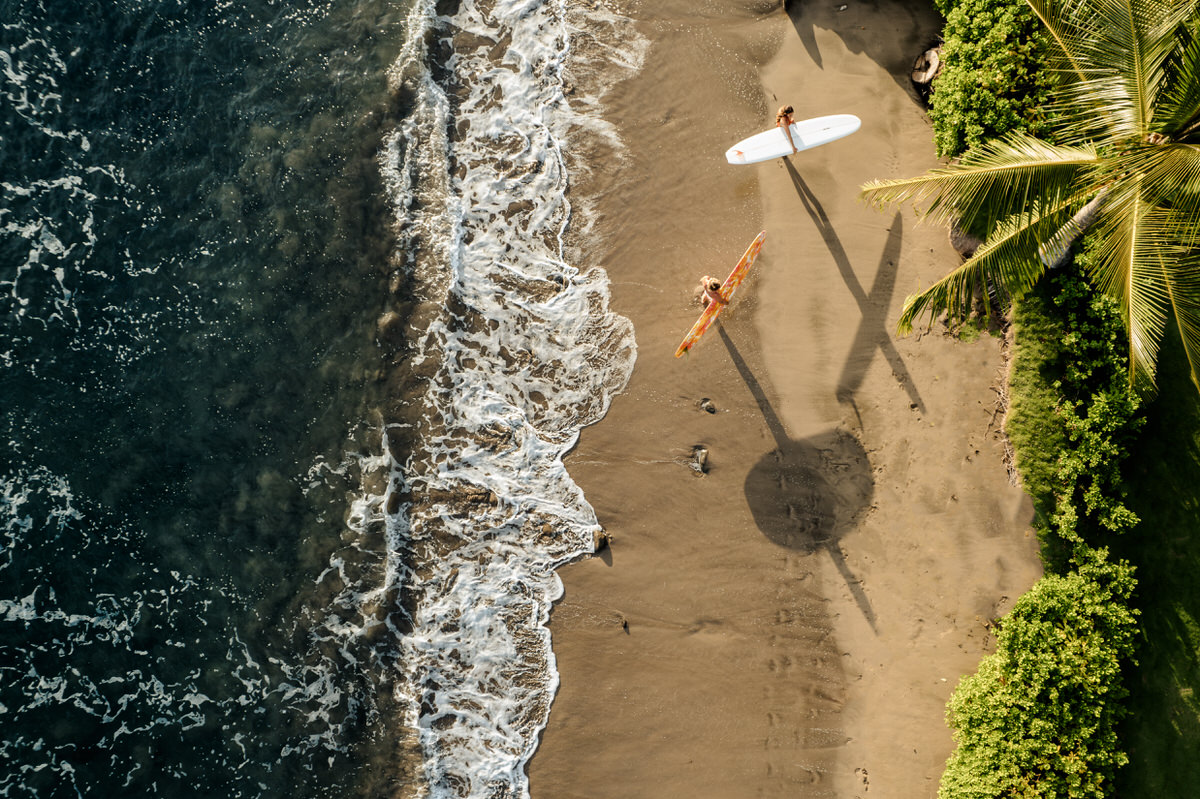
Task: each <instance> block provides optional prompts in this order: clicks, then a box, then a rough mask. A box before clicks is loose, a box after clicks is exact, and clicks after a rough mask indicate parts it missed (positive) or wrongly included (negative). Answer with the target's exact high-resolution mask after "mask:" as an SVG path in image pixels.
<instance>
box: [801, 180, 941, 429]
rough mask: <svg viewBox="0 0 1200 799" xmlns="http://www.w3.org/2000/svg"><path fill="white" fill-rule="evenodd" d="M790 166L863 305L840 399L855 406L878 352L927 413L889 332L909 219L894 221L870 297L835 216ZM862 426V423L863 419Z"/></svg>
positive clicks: (845, 277) (840, 269) (839, 389)
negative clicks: (833, 221) (835, 225)
mask: <svg viewBox="0 0 1200 799" xmlns="http://www.w3.org/2000/svg"><path fill="white" fill-rule="evenodd" d="M784 163H785V164H786V165H787V170H788V174H789V175H791V178H792V184H793V185H794V186H795V187H796V193H797V194H798V195H799V197H800V202H802V203H804V208H805V210H806V211H808V215H809V216H810V217H811V218H812V221H813V223H814V224H815V225H816V226H817V231H818V232H819V233H820V234H821V238H822V239H823V240H824V242H825V246H826V248H828V250H829V253H830V255H832V256H833V262H834V264H835V265H836V266H837V269H838V272H839V273H840V274H841V276H842V280H843V281H845V283H846V288H848V289H850V293H851V294H852V295H853V296H854V301H855V302H856V303H858V309H859V312H860V313H861V314H862V318H861V319H860V320H859V323H858V330H857V331H855V334H854V342H853V344H851V346H850V355H849V356H848V357H847V358H846V364H845V366H843V367H842V374H841V376H840V377H839V378H838V384H837V386H838V387H837V397H838V400H839V401H841V402H848V403H850V404H851V405H853V404H854V394H855V392H857V391H858V389H859V387H860V386H862V381H863V378H864V377H866V373H867V367H868V366H870V364H871V357H872V356H873V355H874V353H875V350H876V349H878V350H879V351H881V352H882V353H883V357H884V358H886V359H887V362H888V364H889V365H890V366H891V367H892V374H893V375H895V377H896V380H897V381H898V382H899V383H900V385H901V386H903V388H904V390H905V392H907V393H908V397H909V399H910V400H911V401H912V404H913V406H914V407H915V408H917V409H918V410H920V411H921V412H922V413H924V412H925V401H924V400H923V399H921V393H920V392H919V391H917V386H916V384H915V383H913V380H912V375H910V374H909V373H908V367H907V366H905V364H904V359H903V358H902V357H900V352H899V351H898V350H897V349H896V344H895V342H893V341H892V337H891V336H890V335H889V334H888V331H887V312H888V306H889V305H890V304H891V301H892V293H893V292H894V291H895V288H896V264H897V262H898V261H899V260H900V242H901V240H902V238H903V235H904V220H903V218H902V217H901V216H900V212H899V211H897V212H896V215H895V216H894V217H893V218H892V225H891V227H889V228H888V239H887V243H886V244H885V245H884V247H883V254H882V255H880V257H879V268H878V269H877V270H876V271H875V282H874V283H873V284H872V285H871V291H870V293H868V292H866V291H864V290H863V287H862V283H860V282H859V281H858V275H856V274H854V269H853V267H851V266H850V258H849V256H847V255H846V250H845V248H844V247H842V241H841V239H840V238H838V235H837V231H835V230H834V229H833V226H832V225H831V224H830V223H829V217H828V216H827V215H826V213H825V209H824V208H823V207H822V206H821V203H820V202H819V201H818V200H817V197H816V195H815V194H813V192H812V189H810V188H809V187H808V184H807V183H805V182H804V178H802V177H800V173H799V172H797V171H796V167H795V166H793V165H792V162H791V161H788V160H787V159H784ZM855 413H857V408H855ZM859 421H860V424H861V419H860V420H859Z"/></svg>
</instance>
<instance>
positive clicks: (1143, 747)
mask: <svg viewBox="0 0 1200 799" xmlns="http://www.w3.org/2000/svg"><path fill="white" fill-rule="evenodd" d="M1162 360H1163V366H1162V369H1161V372H1160V373H1161V375H1162V378H1161V390H1160V391H1159V393H1158V396H1157V397H1156V398H1155V400H1154V401H1153V403H1151V404H1149V405H1148V406H1147V407H1146V408H1144V409H1143V411H1142V415H1143V416H1144V417H1145V419H1146V423H1145V427H1144V428H1143V430H1142V432H1141V434H1140V435H1139V436H1138V440H1137V441H1136V442H1135V443H1134V444H1133V445H1131V447H1130V456H1129V460H1128V461H1127V464H1126V468H1125V470H1124V473H1125V485H1126V486H1127V488H1128V489H1129V506H1130V507H1131V508H1132V509H1133V510H1134V511H1136V512H1137V514H1138V516H1140V517H1141V519H1142V522H1141V524H1140V525H1138V528H1137V532H1136V535H1130V536H1124V537H1122V538H1120V539H1115V540H1114V541H1113V543H1112V549H1113V552H1114V553H1115V554H1120V555H1122V556H1123V557H1126V558H1129V560H1131V561H1132V562H1133V563H1134V564H1135V565H1136V566H1137V570H1138V571H1137V573H1138V578H1139V579H1138V585H1139V587H1138V590H1137V606H1138V608H1139V609H1141V611H1142V615H1141V626H1142V640H1141V642H1140V644H1139V647H1138V668H1137V669H1136V671H1134V672H1132V673H1131V674H1130V679H1129V680H1128V686H1129V690H1130V696H1129V699H1128V704H1129V706H1130V707H1133V708H1136V709H1137V712H1136V713H1133V714H1131V715H1130V716H1129V717H1128V718H1127V719H1126V720H1125V722H1124V724H1123V725H1122V727H1121V729H1120V731H1119V732H1120V735H1121V738H1122V740H1123V741H1124V744H1125V747H1126V749H1127V751H1128V752H1129V756H1130V762H1129V765H1128V766H1126V767H1125V768H1123V769H1122V770H1121V771H1120V772H1119V775H1118V779H1117V792H1116V793H1117V795H1118V796H1153V797H1156V799H1190V797H1194V796H1195V795H1196V792H1197V789H1196V786H1197V785H1200V758H1197V757H1196V753H1197V752H1200V581H1197V579H1196V575H1197V574H1198V573H1200V535H1197V534H1198V533H1200V524H1198V522H1197V520H1200V401H1198V400H1197V399H1196V395H1195V393H1194V392H1192V391H1191V390H1190V386H1189V379H1188V368H1187V360H1186V358H1185V357H1184V354H1183V352H1182V348H1181V347H1180V346H1179V345H1177V344H1173V343H1172V345H1171V346H1168V347H1165V348H1164V351H1163V355H1162Z"/></svg>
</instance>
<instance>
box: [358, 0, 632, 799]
mask: <svg viewBox="0 0 1200 799" xmlns="http://www.w3.org/2000/svg"><path fill="white" fill-rule="evenodd" d="M614 30H620V31H621V33H622V36H621V37H620V38H614V39H613V40H612V41H610V42H608V43H607V45H599V46H598V45H597V39H596V32H597V31H600V32H609V33H610V32H612V31H614ZM409 34H410V36H409V40H408V44H407V46H406V47H405V49H404V52H403V54H402V55H401V57H400V59H399V60H398V61H397V62H396V64H395V66H394V67H393V69H392V73H391V78H392V81H393V87H394V90H395V91H396V92H397V93H399V94H401V95H402V96H405V97H407V98H410V101H411V105H412V109H411V113H409V114H408V115H407V117H406V119H405V120H404V122H403V123H402V124H401V125H400V126H399V128H398V129H397V130H396V131H395V133H394V134H393V135H392V136H390V137H389V138H388V141H387V146H386V148H385V151H384V153H383V154H382V156H381V167H382V170H383V172H384V174H385V176H386V179H387V183H388V187H389V191H390V196H391V199H392V202H393V206H394V208H395V216H396V225H397V229H398V232H399V238H400V242H399V243H400V249H401V251H402V252H403V253H404V259H403V260H404V263H403V266H402V267H401V270H400V271H401V272H402V274H403V276H404V280H406V281H407V292H408V293H409V294H411V296H412V298H413V300H414V303H415V304H414V305H412V306H410V307H409V308H408V309H407V310H408V312H409V316H408V327H407V338H408V342H409V347H410V348H409V349H408V350H407V351H404V352H403V353H402V354H400V355H398V357H400V358H401V364H402V365H401V366H400V367H399V368H401V369H406V370H410V371H411V373H412V375H413V376H414V378H413V380H414V384H413V386H412V387H411V389H410V390H411V394H410V396H412V397H414V398H415V399H414V400H413V401H412V402H411V404H410V407H409V408H408V409H407V411H406V413H405V414H404V415H405V417H406V421H405V422H404V423H403V424H396V425H394V426H393V427H392V428H391V429H390V430H389V435H388V440H389V441H391V442H396V444H395V446H393V447H392V450H393V451H394V452H396V453H397V455H398V457H396V459H395V461H394V468H393V474H392V480H391V483H390V485H389V488H388V491H387V496H386V497H385V498H382V500H381V502H380V503H379V504H380V505H381V506H382V507H384V508H387V509H388V510H389V511H391V512H390V513H388V514H387V525H388V529H389V536H388V537H389V540H390V541H391V542H392V544H393V547H394V549H393V551H394V552H395V553H396V558H397V560H396V565H397V572H396V574H397V579H399V580H401V581H402V582H403V584H404V590H403V600H402V604H403V605H404V606H405V607H406V608H408V609H409V618H408V619H407V625H406V626H409V627H411V629H409V630H408V631H406V632H404V634H403V635H402V637H401V647H402V651H403V654H402V655H401V657H400V659H399V661H400V663H402V664H403V665H402V668H403V669H404V674H405V680H404V684H405V686H404V688H403V689H401V690H403V691H405V692H407V694H408V696H407V698H408V699H409V701H410V703H411V706H412V707H413V709H414V719H413V721H414V723H415V725H416V727H417V729H418V730H419V736H420V743H421V748H422V751H423V753H424V757H425V766H424V770H425V776H426V783H427V785H428V789H429V792H430V795H431V796H434V797H450V796H453V797H497V796H528V793H529V791H528V784H527V778H526V777H525V773H524V772H525V765H526V763H527V762H528V760H529V758H530V757H531V756H532V754H533V751H534V748H535V746H536V741H537V735H538V733H539V731H540V730H541V729H542V728H543V727H544V725H545V723H546V719H547V716H548V713H549V708H550V703H551V700H552V698H553V696H554V692H555V690H556V688H557V684H558V677H557V673H556V671H555V664H554V655H553V652H552V651H551V647H550V637H549V633H548V631H547V630H546V628H545V623H546V621H547V619H548V614H549V611H550V608H551V605H552V603H553V602H554V600H555V599H557V598H558V597H559V596H560V595H561V593H562V586H561V583H560V581H559V579H558V577H557V575H556V574H555V573H554V569H555V567H556V566H558V565H560V564H562V563H564V562H566V561H569V560H571V559H573V558H576V557H579V556H580V555H583V554H585V553H588V552H590V551H591V548H592V545H593V544H592V542H593V534H594V533H595V532H596V531H597V530H598V529H599V526H598V523H597V520H596V517H595V513H594V511H593V510H592V508H591V507H590V506H589V505H588V503H587V501H586V499H585V498H584V496H583V494H582V492H581V491H580V490H579V488H578V486H576V485H575V483H574V482H573V481H572V480H571V478H570V476H569V475H568V474H567V472H566V469H565V468H564V466H563V456H564V455H565V453H566V452H567V451H568V450H569V449H570V448H571V447H572V446H573V445H574V443H575V441H576V439H577V437H578V435H579V431H580V429H581V428H582V427H584V426H586V425H587V424H590V423H592V422H594V421H596V420H598V419H599V418H600V417H602V416H603V415H604V413H605V411H606V409H607V407H608V404H609V402H610V400H611V399H612V397H613V395H614V394H615V393H617V392H618V391H620V390H621V389H622V388H623V387H624V385H625V383H626V381H627V379H628V377H629V374H630V372H631V371H632V368H633V363H634V359H635V354H636V350H635V344H634V338H633V331H632V329H631V326H630V324H629V322H628V321H627V320H625V319H624V318H622V317H620V316H618V315H616V314H614V313H613V312H612V311H610V310H609V308H608V297H609V294H608V282H607V277H606V275H605V274H604V272H603V271H602V270H601V269H599V268H598V264H597V262H596V261H595V260H592V261H590V262H588V263H584V264H579V263H575V264H572V263H569V262H568V259H567V256H566V253H567V251H568V245H567V239H568V237H569V236H574V237H578V238H580V239H586V237H587V232H588V230H589V222H588V220H587V219H586V217H585V216H580V215H579V212H578V211H577V210H573V207H572V204H571V202H570V200H568V193H569V175H568V159H567V157H566V156H565V155H564V148H565V147H566V142H568V141H570V140H575V141H578V140H580V139H581V138H582V137H585V136H591V137H596V138H598V139H607V140H608V141H610V142H611V141H612V139H613V134H612V130H611V128H609V127H607V126H605V124H604V123H603V121H602V120H601V119H600V118H599V115H598V113H597V109H598V108H599V96H598V95H599V92H589V91H586V90H584V91H580V87H586V86H587V84H588V82H589V78H590V77H591V78H593V79H594V76H595V75H596V74H597V73H598V71H599V70H600V69H601V68H603V69H605V70H607V71H608V73H609V74H610V75H611V73H612V70H613V68H614V65H616V67H617V68H618V69H636V68H637V66H638V65H639V64H640V54H641V48H642V47H643V44H642V42H641V40H640V38H639V37H637V36H636V35H634V34H633V32H632V29H631V28H630V27H629V24H628V21H627V20H623V19H622V18H620V17H619V16H617V15H615V14H613V13H611V12H609V11H607V10H606V9H604V8H603V7H590V6H585V5H582V4H580V5H573V4H570V3H567V2H565V1H564V0H556V1H554V2H540V1H539V0H523V1H518V0H510V1H505V0H501V1H500V2H495V3H478V2H469V1H468V2H464V3H462V4H461V6H460V7H459V10H458V12H457V13H456V14H455V15H454V16H453V17H452V18H442V17H437V16H436V15H435V13H434V4H433V3H432V2H426V3H420V4H418V5H417V6H416V7H414V9H413V12H412V16H411V17H410V21H409ZM577 37H586V38H587V39H588V41H589V43H590V46H589V55H588V56H587V57H586V58H585V57H582V55H581V56H579V57H573V53H572V42H573V41H575V40H576V39H577ZM429 47H432V48H436V49H437V50H438V53H437V57H433V56H432V55H431V53H429V52H428V50H427V48H429ZM431 64H436V66H432V67H431ZM568 73H570V74H571V78H572V86H573V87H574V91H575V93H576V95H575V96H573V99H572V102H570V103H568V101H567V97H566V95H565V92H564V84H565V81H566V80H567V78H566V75H567V74H568ZM597 85H599V82H597ZM593 244H595V242H593ZM591 251H598V248H594V249H591ZM400 442H403V443H402V444H401V443H400ZM400 452H406V453H408V454H407V455H406V456H404V457H399V453H400Z"/></svg>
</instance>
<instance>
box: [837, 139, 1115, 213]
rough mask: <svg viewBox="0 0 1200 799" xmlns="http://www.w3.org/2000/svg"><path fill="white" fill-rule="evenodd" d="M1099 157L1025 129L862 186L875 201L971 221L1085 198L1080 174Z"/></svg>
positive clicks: (1084, 149) (868, 199)
mask: <svg viewBox="0 0 1200 799" xmlns="http://www.w3.org/2000/svg"><path fill="white" fill-rule="evenodd" d="M1096 163H1097V156H1096V152H1095V150H1094V149H1092V148H1090V147H1062V146H1058V145H1053V144H1048V143H1046V142H1043V141H1041V140H1039V139H1035V138H1033V137H1032V136H1028V135H1026V134H1022V133H1015V134H1009V135H1008V136H1007V137H1005V138H1004V139H1001V140H998V141H993V142H989V143H987V144H985V145H983V146H981V147H977V148H975V149H973V150H971V151H970V152H968V153H967V154H966V155H964V156H963V157H962V159H961V160H960V161H958V162H957V163H955V164H951V165H950V166H947V167H942V168H939V169H934V170H931V171H930V172H927V173H926V174H925V175H922V176H920V177H915V178H906V179H901V180H873V181H871V182H870V183H867V184H864V185H863V186H862V188H861V192H862V196H863V198H864V199H866V200H867V201H869V202H871V203H873V204H874V205H876V206H880V207H881V206H883V205H886V204H889V203H898V202H911V203H913V205H914V206H915V207H917V211H918V213H919V214H920V215H921V216H923V217H928V218H930V219H933V220H935V221H940V222H943V223H949V222H952V221H959V220H961V221H962V222H963V223H964V224H965V225H967V226H973V225H974V224H975V223H976V222H983V223H984V224H985V226H990V223H991V222H994V221H996V220H999V219H1003V218H1007V217H1010V216H1012V215H1014V214H1016V213H1018V212H1019V211H1020V210H1021V209H1023V208H1029V207H1032V206H1036V205H1043V206H1054V205H1058V204H1060V203H1062V202H1063V201H1064V199H1067V198H1070V199H1071V200H1072V201H1081V200H1079V197H1080V196H1081V195H1082V194H1084V193H1085V192H1086V191H1087V187H1086V186H1083V185H1081V184H1079V181H1078V180H1077V178H1078V177H1079V176H1080V175H1081V174H1086V173H1087V172H1088V171H1089V170H1091V169H1092V168H1093V167H1094V166H1095V165H1096Z"/></svg>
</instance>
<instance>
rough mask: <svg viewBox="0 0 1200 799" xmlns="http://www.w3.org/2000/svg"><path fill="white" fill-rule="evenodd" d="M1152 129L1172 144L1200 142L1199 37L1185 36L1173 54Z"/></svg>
mask: <svg viewBox="0 0 1200 799" xmlns="http://www.w3.org/2000/svg"><path fill="white" fill-rule="evenodd" d="M1153 127H1154V130H1155V132H1156V133H1160V134H1162V135H1164V136H1166V137H1168V138H1170V139H1172V140H1174V141H1183V142H1187V141H1193V142H1194V141H1200V37H1186V38H1185V39H1184V41H1183V42H1182V44H1181V46H1180V47H1179V49H1178V50H1177V51H1176V54H1175V58H1174V60H1173V62H1172V64H1171V69H1170V74H1169V79H1168V83H1167V86H1166V87H1165V88H1164V89H1163V91H1162V92H1161V93H1160V94H1159V98H1158V106H1157V108H1156V109H1155V116H1154V125H1153Z"/></svg>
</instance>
